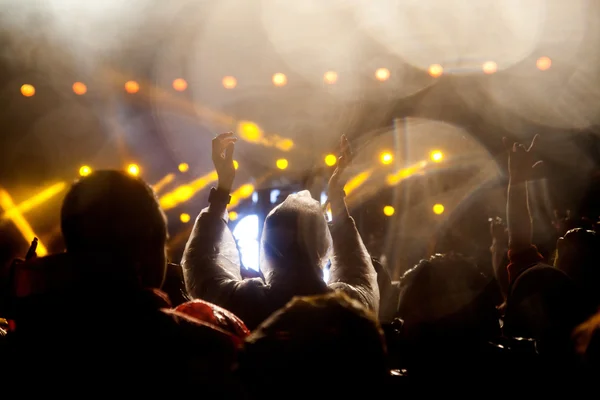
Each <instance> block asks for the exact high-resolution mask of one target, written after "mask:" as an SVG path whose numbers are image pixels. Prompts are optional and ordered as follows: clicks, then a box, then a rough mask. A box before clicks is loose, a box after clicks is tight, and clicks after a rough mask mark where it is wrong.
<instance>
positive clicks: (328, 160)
mask: <svg viewBox="0 0 600 400" xmlns="http://www.w3.org/2000/svg"><path fill="white" fill-rule="evenodd" d="M336 163H337V157H336V156H335V155H334V154H327V155H326V156H325V164H326V165H327V166H328V167H333V166H334V165H335V164H336Z"/></svg>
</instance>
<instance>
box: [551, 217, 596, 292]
mask: <svg viewBox="0 0 600 400" xmlns="http://www.w3.org/2000/svg"><path fill="white" fill-rule="evenodd" d="M554 266H555V267H557V268H558V269H560V270H561V271H563V272H564V273H565V274H567V275H568V276H569V277H570V278H571V279H573V280H574V281H575V282H576V283H577V284H578V285H580V286H582V287H584V288H585V289H586V291H587V292H588V293H597V292H598V290H599V289H600V239H599V236H598V235H597V234H596V232H594V231H592V230H587V229H583V228H575V229H571V230H570V231H568V232H567V233H566V234H565V235H564V236H563V237H561V238H560V239H558V241H557V243H556V259H555V261H554ZM597 297H598V296H596V298H597Z"/></svg>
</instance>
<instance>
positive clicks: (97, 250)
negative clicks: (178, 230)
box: [61, 171, 167, 288]
mask: <svg viewBox="0 0 600 400" xmlns="http://www.w3.org/2000/svg"><path fill="white" fill-rule="evenodd" d="M61 228H62V233H63V236H64V240H65V245H66V248H67V253H69V254H71V255H72V256H74V258H75V259H77V260H78V263H79V264H80V265H81V266H82V268H85V266H86V265H87V266H91V265H94V266H97V267H100V268H101V269H100V271H102V272H101V273H102V274H106V276H107V277H108V276H111V277H113V278H117V279H125V280H130V279H133V280H136V281H137V282H138V283H141V284H142V285H143V286H144V287H153V288H159V287H160V286H161V285H162V282H163V280H164V276H165V270H166V254H165V245H166V240H167V227H166V219H165V215H164V213H163V212H162V210H161V209H160V206H159V203H158V201H157V199H156V196H155V194H154V192H153V191H152V189H151V188H150V187H149V186H148V185H147V184H146V183H145V182H144V181H142V180H141V179H139V178H136V177H133V176H130V175H128V174H126V173H124V172H120V171H97V172H93V173H92V174H90V175H89V176H87V177H84V178H82V179H80V180H79V181H77V182H75V183H74V184H73V186H72V187H71V189H70V190H69V192H68V193H67V195H66V197H65V199H64V202H63V205H62V210H61ZM96 271H98V270H97V269H96ZM99 278H100V277H99Z"/></svg>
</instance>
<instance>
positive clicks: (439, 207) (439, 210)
mask: <svg viewBox="0 0 600 400" xmlns="http://www.w3.org/2000/svg"><path fill="white" fill-rule="evenodd" d="M433 212H434V213H435V214H437V215H440V214H442V213H443V212H444V206H443V205H442V204H435V205H434V206H433Z"/></svg>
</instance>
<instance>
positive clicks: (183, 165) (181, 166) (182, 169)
mask: <svg viewBox="0 0 600 400" xmlns="http://www.w3.org/2000/svg"><path fill="white" fill-rule="evenodd" d="M177 168H178V169H179V172H187V170H188V169H190V166H189V165H188V164H187V163H181V164H179V166H178V167H177Z"/></svg>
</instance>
